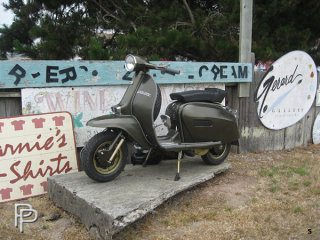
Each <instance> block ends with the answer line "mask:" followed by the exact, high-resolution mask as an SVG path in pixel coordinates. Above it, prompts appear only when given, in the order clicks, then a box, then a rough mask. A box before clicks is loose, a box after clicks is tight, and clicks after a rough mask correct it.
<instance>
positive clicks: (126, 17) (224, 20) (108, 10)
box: [0, 0, 320, 63]
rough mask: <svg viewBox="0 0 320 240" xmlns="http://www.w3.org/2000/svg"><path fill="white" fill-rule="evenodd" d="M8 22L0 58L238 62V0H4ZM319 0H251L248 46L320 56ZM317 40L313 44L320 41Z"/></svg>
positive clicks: (273, 55)
mask: <svg viewBox="0 0 320 240" xmlns="http://www.w3.org/2000/svg"><path fill="white" fill-rule="evenodd" d="M4 6H5V8H6V9H8V10H12V11H13V12H14V14H15V19H14V22H13V23H12V25H10V26H2V27H0V33H1V36H0V58H5V56H6V53H7V52H16V53H20V54H24V55H25V56H28V57H31V58H32V59H70V58H72V57H75V56H77V55H78V56H80V57H81V58H83V59H107V60H109V59H114V60H117V59H123V58H124V56H125V55H126V54H128V53H134V54H139V55H142V56H146V57H148V59H150V60H159V59H169V60H175V59H176V58H177V57H179V59H188V60H196V61H237V60H238V45H239V18H240V11H239V7H240V4H239V1H237V0H208V1H202V0H195V1H190V0H170V1H169V0H164V1H156V0H133V1H128V0H118V1H115V0H85V1H80V0H58V1H54V0H46V1H45V0H32V1H31V0H28V1H23V0H9V3H8V4H4ZM319 9H320V2H319V1H317V0H310V1H307V2H306V1H303V0H290V1H286V0H271V1H266V0H256V1H254V13H253V45H252V51H253V52H255V53H256V58H257V60H263V61H267V60H270V59H271V60H276V59H277V58H278V57H280V56H281V55H283V54H284V53H286V52H289V51H292V50H296V49H300V50H304V51H307V52H309V54H311V55H312V56H313V58H314V59H315V60H316V61H317V62H318V63H319V62H320V48H319V45H320V42H319V39H320V36H319V32H320V25H319V24H318V22H319V21H318V18H319V17H318V10H319ZM317 41H318V42H317Z"/></svg>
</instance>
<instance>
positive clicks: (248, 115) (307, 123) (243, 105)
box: [0, 72, 319, 152]
mask: <svg viewBox="0 0 320 240" xmlns="http://www.w3.org/2000/svg"><path fill="white" fill-rule="evenodd" d="M263 74H264V72H255V73H254V76H253V80H252V83H251V87H250V97H249V98H238V93H237V91H238V90H237V86H230V87H226V89H227V91H228V96H227V104H228V105H229V106H230V107H232V108H235V109H238V114H239V122H238V124H239V130H240V134H241V138H240V147H239V148H238V149H237V151H238V152H257V151H271V150H282V149H291V148H294V147H297V146H305V145H307V144H308V143H310V142H312V127H313V123H314V120H315V118H316V115H317V113H318V112H319V108H317V107H316V106H315V102H314V104H313V105H312V107H311V109H310V110H309V112H308V113H307V114H306V115H305V117H304V118H303V119H301V120H300V121H299V122H297V123H296V124H294V125H293V126H290V127H288V128H286V129H282V130H269V129H267V128H266V127H264V126H263V125H262V124H261V122H260V120H259V118H258V114H257V104H258V103H256V102H255V101H254V99H253V95H254V94H253V93H254V91H255V90H256V88H257V85H258V83H259V82H260V80H261V78H262V77H263ZM318 82H319V79H318ZM21 114H22V112H21V96H20V89H4V90H0V117H9V116H15V115H21Z"/></svg>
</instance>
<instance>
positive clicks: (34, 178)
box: [0, 112, 78, 203]
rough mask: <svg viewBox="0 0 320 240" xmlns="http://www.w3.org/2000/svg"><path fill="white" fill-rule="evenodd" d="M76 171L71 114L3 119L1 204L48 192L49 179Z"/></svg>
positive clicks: (0, 134) (0, 124)
mask: <svg viewBox="0 0 320 240" xmlns="http://www.w3.org/2000/svg"><path fill="white" fill-rule="evenodd" d="M75 171H78V164H77V158H76V148H75V140H74V134H73V126H72V117H71V115H70V114H69V113H67V112H59V113H48V114H38V115H29V116H18V117H11V118H0V203H1V202H7V201H12V200H16V199H22V198H27V197H31V196H37V195H41V194H43V193H46V191H47V177H49V176H52V175H55V174H66V173H71V172H75Z"/></svg>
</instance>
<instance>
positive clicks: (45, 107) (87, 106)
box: [21, 83, 224, 147]
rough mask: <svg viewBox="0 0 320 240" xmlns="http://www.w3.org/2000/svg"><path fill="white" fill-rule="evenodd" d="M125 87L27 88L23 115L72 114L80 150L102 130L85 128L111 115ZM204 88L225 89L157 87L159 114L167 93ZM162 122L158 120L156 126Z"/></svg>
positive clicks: (160, 129)
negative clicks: (94, 120) (96, 119)
mask: <svg viewBox="0 0 320 240" xmlns="http://www.w3.org/2000/svg"><path fill="white" fill-rule="evenodd" d="M127 87H128V86H127V85H122V86H94V87H73V88H71V87H57V88H26V89H22V90H21V95H22V97H21V98H22V113H23V114H28V115H29V114H37V113H47V112H56V111H68V112H70V113H71V115H72V118H73V124H74V133H75V137H76V144H77V146H78V147H82V146H84V145H85V144H86V142H87V141H88V140H89V139H90V138H91V137H92V136H93V135H95V134H97V133H98V132H100V131H102V130H103V129H101V128H93V127H88V126H86V123H87V122H88V121H89V120H90V119H92V118H95V117H98V116H101V115H106V114H110V113H111V107H112V106H113V105H116V104H117V103H119V102H120V100H121V98H122V96H123V94H124V93H125V90H126V88H127ZM206 87H217V88H222V89H224V84H222V83H221V84H214V83H203V84H170V85H168V84H165V85H160V89H161V95H162V105H161V111H160V114H164V112H165V109H166V106H167V105H168V104H169V103H170V102H171V99H170V96H169V95H170V93H172V92H180V91H187V90H195V89H204V88H206ZM160 123H161V121H160V119H159V117H158V119H157V121H156V123H155V124H156V125H159V124H160ZM156 131H157V134H160V135H161V134H165V133H166V132H165V131H166V129H165V127H164V126H159V127H157V128H156Z"/></svg>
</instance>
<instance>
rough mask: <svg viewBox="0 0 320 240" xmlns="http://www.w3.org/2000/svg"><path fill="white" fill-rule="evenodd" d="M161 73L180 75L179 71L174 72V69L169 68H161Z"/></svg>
mask: <svg viewBox="0 0 320 240" xmlns="http://www.w3.org/2000/svg"><path fill="white" fill-rule="evenodd" d="M161 72H162V73H168V74H171V75H176V74H180V71H178V70H174V69H171V68H163V69H161Z"/></svg>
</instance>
